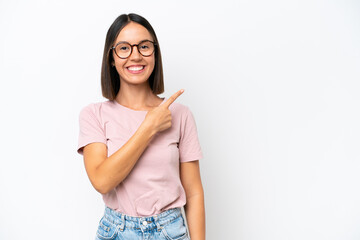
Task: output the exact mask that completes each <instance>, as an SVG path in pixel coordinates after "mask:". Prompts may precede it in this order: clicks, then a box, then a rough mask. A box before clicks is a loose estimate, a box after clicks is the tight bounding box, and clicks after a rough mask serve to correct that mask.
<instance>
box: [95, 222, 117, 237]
mask: <svg viewBox="0 0 360 240" xmlns="http://www.w3.org/2000/svg"><path fill="white" fill-rule="evenodd" d="M118 229H119V228H118V227H117V226H116V225H115V224H113V223H111V222H110V221H108V220H107V219H106V218H105V217H102V218H101V220H100V222H99V226H98V229H97V232H96V236H97V237H98V238H99V239H101V240H109V239H115V238H116V236H117V234H118Z"/></svg>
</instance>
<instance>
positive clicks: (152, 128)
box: [78, 14, 205, 240]
mask: <svg viewBox="0 0 360 240" xmlns="http://www.w3.org/2000/svg"><path fill="white" fill-rule="evenodd" d="M177 51H181V49H178V50H177ZM101 87H102V94H103V96H104V97H105V98H107V99H108V100H107V101H104V102H98V103H92V104H89V105H87V106H85V107H84V108H83V109H82V110H81V112H80V116H79V124H80V134H79V144H78V153H80V154H82V155H83V157H84V163H85V168H86V172H87V174H88V177H89V179H90V181H91V184H92V185H93V186H94V188H95V189H96V190H97V191H98V192H99V193H101V194H102V196H103V200H104V202H105V212H104V216H103V217H102V218H101V220H100V222H99V226H98V229H97V233H96V239H167V240H175V239H176V240H178V239H190V236H191V239H192V240H203V239H205V208H204V193H203V188H202V183H201V178H200V170H199V159H200V158H202V157H203V156H202V151H201V147H200V144H199V140H198V134H197V129H196V124H195V120H194V117H193V115H192V113H191V111H190V110H189V108H188V107H187V106H185V105H182V104H180V103H177V102H175V100H176V99H177V98H178V97H179V96H180V95H181V94H182V93H183V90H179V91H178V92H176V93H175V94H174V95H172V96H171V97H169V98H168V99H167V98H165V97H164V98H159V97H158V96H157V94H161V93H163V92H164V83H163V71H162V62H161V53H160V46H159V41H158V40H157V37H156V34H155V32H154V30H153V28H152V27H151V25H150V24H149V22H148V21H147V20H146V19H144V18H143V17H141V16H139V15H136V14H128V15H127V14H123V15H120V16H119V17H118V18H117V19H116V20H115V21H114V22H113V24H112V25H111V26H110V28H109V30H108V32H107V36H106V42H105V49H104V56H103V63H102V73H101ZM182 206H184V210H185V215H186V219H187V223H188V229H189V231H187V229H186V226H185V221H184V217H183V215H182V213H181V207H182Z"/></svg>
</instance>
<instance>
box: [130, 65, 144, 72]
mask: <svg viewBox="0 0 360 240" xmlns="http://www.w3.org/2000/svg"><path fill="white" fill-rule="evenodd" d="M128 69H129V70H131V71H139V70H142V69H144V66H142V67H129V68H128Z"/></svg>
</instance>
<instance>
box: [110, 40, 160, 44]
mask: <svg viewBox="0 0 360 240" xmlns="http://www.w3.org/2000/svg"><path fill="white" fill-rule="evenodd" d="M143 41H150V42H153V40H150V39H143V40H141V41H139V42H138V43H136V44H139V43H141V42H143ZM117 43H129V42H127V41H118V42H116V44H117ZM129 44H130V43H129Z"/></svg>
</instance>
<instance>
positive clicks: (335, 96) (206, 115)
mask: <svg viewBox="0 0 360 240" xmlns="http://www.w3.org/2000/svg"><path fill="white" fill-rule="evenodd" d="M130 12H135V13H138V14H140V15H143V16H144V17H145V18H147V19H148V20H149V21H150V23H151V24H152V25H153V27H154V29H155V31H156V33H157V35H158V38H159V41H160V44H161V50H162V54H163V62H164V70H165V88H166V91H165V93H164V94H162V95H160V97H163V96H166V97H169V96H171V95H172V94H173V93H174V92H176V91H177V90H179V89H181V88H184V89H185V92H184V94H183V95H182V96H181V97H179V99H178V100H177V101H178V102H180V103H183V104H185V105H188V106H189V107H190V109H191V110H192V112H193V114H194V117H195V119H196V123H197V127H198V132H199V138H200V141H201V146H202V149H203V153H204V158H203V159H202V160H200V161H201V162H200V167H201V175H202V181H203V185H204V191H205V204H206V221H207V239H209V240H218V239H241V240H243V239H244V240H288V239H290V240H303V239H307V240H320V239H321V240H322V239H324V240H325V239H326V240H332V239H338V240H345V239H346V240H348V239H349V240H350V239H351V240H352V239H360V228H359V226H360V204H359V202H360V188H359V183H360V174H359V172H360V161H359V160H360V153H359V144H360V127H359V122H360V112H359V103H360V94H359V92H360V83H359V80H360V68H359V66H360V3H359V2H358V1H355V0H354V1H350V0H337V1H335V0H333V1H320V0H305V1H304V0H299V1H293V0H292V1H286V0H283V1H281V0H275V1H266V0H263V1H260V0H255V1H246V0H241V1H236V0H233V1H231V0H223V1H168V0H161V1H83V0H79V1H69V0H67V1H45V0H42V1H40V0H33V1H25V0H18V1H15V0H14V1H13V0H12V1H6V2H5V1H3V0H1V1H0V35H1V37H0V51H1V54H0V79H1V90H0V91H1V95H0V96H1V112H2V114H1V120H0V121H1V124H0V127H1V129H0V130H1V136H2V137H1V140H0V141H1V156H0V159H1V165H0V194H1V195H0V239H4V240H5V239H6V240H12V239H55V240H56V239H93V238H94V236H95V231H96V228H97V224H98V221H99V220H100V217H101V215H102V213H103V209H104V205H103V202H102V199H101V196H100V194H98V193H97V192H96V191H95V190H94V189H93V188H92V186H91V184H90V182H89V180H88V178H87V175H86V172H85V169H84V166H83V160H82V157H81V156H80V155H78V154H77V153H76V148H77V138H78V115H79V111H80V109H81V108H82V107H84V106H85V105H87V104H89V103H91V102H98V101H104V100H105V99H104V98H102V96H101V90H100V66H101V58H102V51H103V47H104V42H105V35H106V32H107V29H108V28H109V26H110V25H111V23H112V22H113V21H114V20H115V18H116V17H117V16H118V15H120V14H121V13H130Z"/></svg>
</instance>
